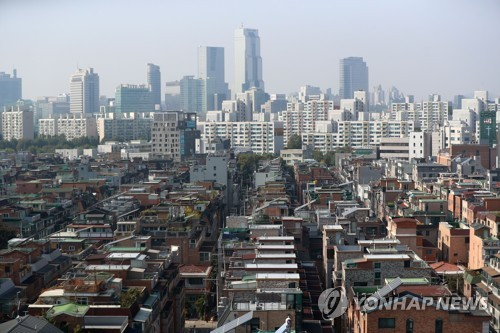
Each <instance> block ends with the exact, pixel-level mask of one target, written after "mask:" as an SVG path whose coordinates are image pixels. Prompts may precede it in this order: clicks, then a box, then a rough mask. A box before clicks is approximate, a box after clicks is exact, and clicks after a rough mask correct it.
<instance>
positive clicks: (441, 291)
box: [348, 278, 490, 333]
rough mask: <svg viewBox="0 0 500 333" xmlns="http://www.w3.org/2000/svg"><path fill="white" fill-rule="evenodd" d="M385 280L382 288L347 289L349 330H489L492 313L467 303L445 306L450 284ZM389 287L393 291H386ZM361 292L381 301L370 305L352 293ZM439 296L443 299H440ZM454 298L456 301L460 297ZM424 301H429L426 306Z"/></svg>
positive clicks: (467, 332) (408, 332) (438, 332)
mask: <svg viewBox="0 0 500 333" xmlns="http://www.w3.org/2000/svg"><path fill="white" fill-rule="evenodd" d="M386 281H387V285H386V286H385V287H383V288H382V287H363V286H355V287H352V288H351V289H350V290H349V291H348V295H349V297H350V299H351V301H350V302H349V306H348V329H349V332H353V333H362V332H370V333H372V332H373V333H379V332H380V333H382V332H387V331H393V332H406V333H412V332H436V333H451V332H456V331H460V332H464V333H476V332H488V323H489V320H490V315H489V314H488V313H487V312H486V311H484V310H481V309H472V308H468V307H467V306H464V307H463V308H462V307H455V306H453V307H451V306H443V303H444V302H445V301H448V302H449V299H448V300H447V299H446V298H448V297H452V293H451V291H450V290H449V289H448V288H447V287H443V286H436V285H431V284H430V282H429V280H428V279H404V278H402V279H397V280H394V279H393V280H386ZM395 282H397V283H396V284H395ZM395 286H397V287H395ZM388 288H390V290H391V291H389V292H387V290H388ZM361 295H363V296H365V297H370V296H371V297H374V298H375V299H377V300H379V303H378V304H377V306H369V305H368V304H366V303H364V304H362V302H361V301H360V298H358V297H353V296H361ZM424 297H425V298H424ZM440 300H441V302H443V303H439V301H440ZM429 301H430V302H429ZM452 301H454V302H457V301H458V298H457V299H453V300H452ZM424 302H428V303H427V306H424ZM453 304H455V303H453ZM400 309H407V310H408V311H402V310H400Z"/></svg>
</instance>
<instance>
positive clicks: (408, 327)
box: [406, 319, 413, 333]
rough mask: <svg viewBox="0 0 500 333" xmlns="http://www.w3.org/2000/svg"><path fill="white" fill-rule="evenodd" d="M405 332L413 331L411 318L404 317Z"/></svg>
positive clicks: (411, 332) (410, 332)
mask: <svg viewBox="0 0 500 333" xmlns="http://www.w3.org/2000/svg"><path fill="white" fill-rule="evenodd" d="M406 333H413V319H406Z"/></svg>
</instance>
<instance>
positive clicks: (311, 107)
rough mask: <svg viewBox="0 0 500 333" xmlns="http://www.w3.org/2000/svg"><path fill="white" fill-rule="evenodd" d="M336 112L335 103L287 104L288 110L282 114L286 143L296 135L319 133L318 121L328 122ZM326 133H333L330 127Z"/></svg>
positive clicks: (324, 101)
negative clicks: (331, 114)
mask: <svg viewBox="0 0 500 333" xmlns="http://www.w3.org/2000/svg"><path fill="white" fill-rule="evenodd" d="M333 110H334V103H333V101H329V100H309V101H307V102H306V103H302V102H293V103H288V104H287V110H286V111H283V112H282V113H281V119H282V121H283V129H284V133H283V134H284V140H285V141H284V143H285V145H286V144H287V142H288V140H289V139H290V137H291V136H292V135H294V134H298V135H300V134H306V133H313V132H318V131H317V122H318V121H328V120H329V114H330V113H331V112H333ZM325 132H332V128H331V127H330V128H329V129H327V130H326V131H325Z"/></svg>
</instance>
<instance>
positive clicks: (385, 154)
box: [378, 137, 410, 160]
mask: <svg viewBox="0 0 500 333" xmlns="http://www.w3.org/2000/svg"><path fill="white" fill-rule="evenodd" d="M409 141H410V138H409V137H402V138H381V139H380V146H379V147H378V152H379V157H380V158H382V159H398V160H409V159H410V143H409Z"/></svg>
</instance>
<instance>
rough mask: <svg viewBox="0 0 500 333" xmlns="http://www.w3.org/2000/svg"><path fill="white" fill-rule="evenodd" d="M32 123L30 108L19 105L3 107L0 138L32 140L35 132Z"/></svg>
mask: <svg viewBox="0 0 500 333" xmlns="http://www.w3.org/2000/svg"><path fill="white" fill-rule="evenodd" d="M33 125H34V124H33V111H32V110H26V109H23V108H22V107H21V106H17V107H10V108H5V109H4V111H3V112H2V139H3V140H7V141H10V140H12V139H16V140H32V139H33V137H34V134H35V131H34V128H33Z"/></svg>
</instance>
